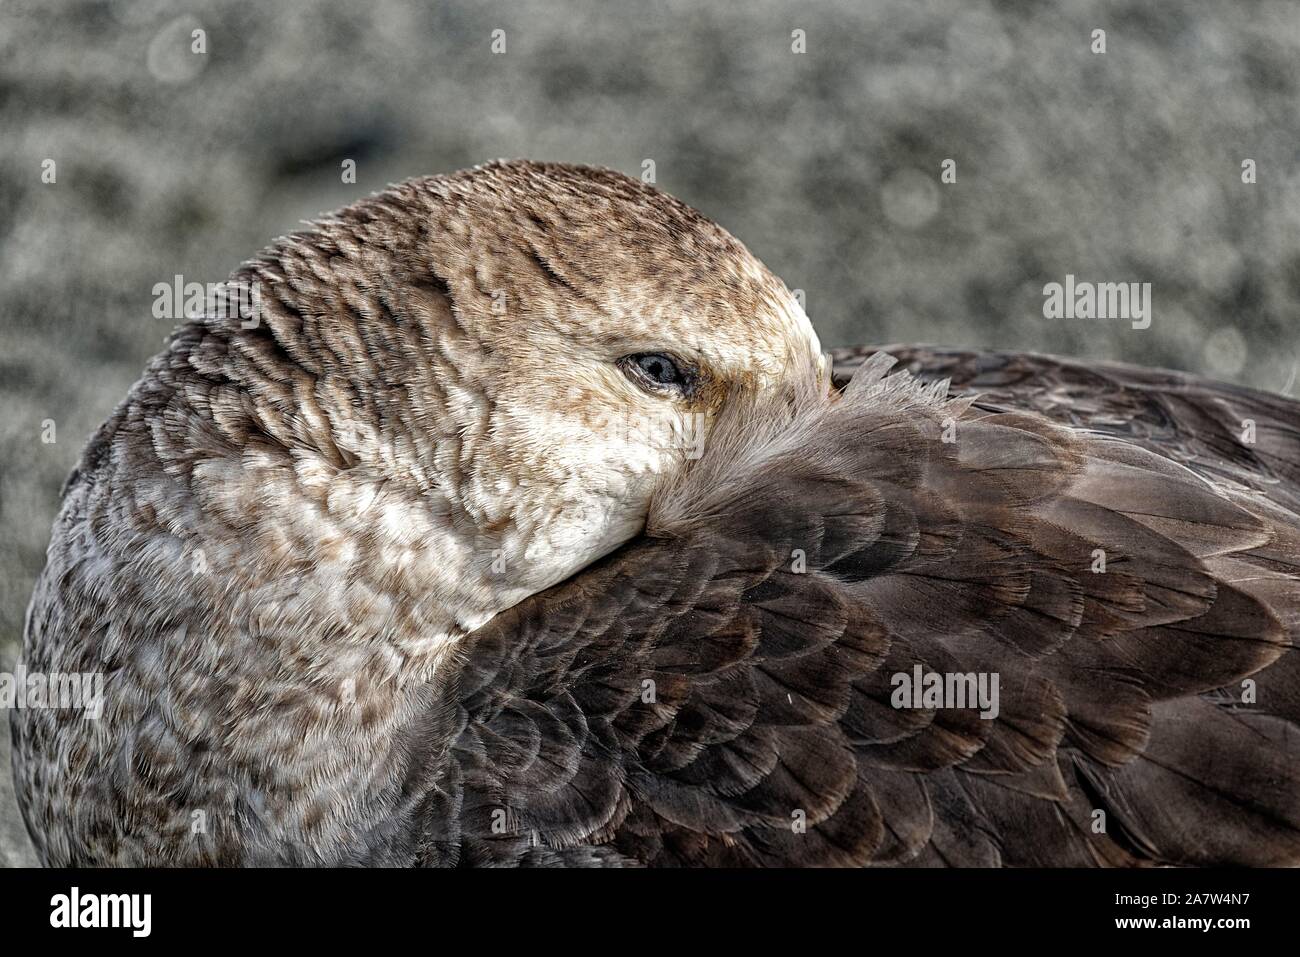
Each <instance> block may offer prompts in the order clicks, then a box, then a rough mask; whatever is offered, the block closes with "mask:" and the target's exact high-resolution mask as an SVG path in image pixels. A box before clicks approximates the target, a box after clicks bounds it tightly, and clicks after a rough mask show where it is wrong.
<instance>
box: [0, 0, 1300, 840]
mask: <svg viewBox="0 0 1300 957" xmlns="http://www.w3.org/2000/svg"><path fill="white" fill-rule="evenodd" d="M195 29H202V30H203V31H205V36H206V52H205V53H202V54H196V53H193V52H192V51H191V44H192V39H191V37H192V31H194V30H195ZM497 29H500V30H504V31H505V40H506V51H505V53H504V54H500V55H496V54H493V53H492V50H491V42H492V31H493V30H497ZM796 29H798V30H803V31H805V35H806V52H804V53H795V52H793V51H792V44H793V43H794V40H793V39H792V36H791V34H792V31H794V30H796ZM1095 29H1103V30H1105V31H1106V52H1105V53H1104V54H1100V55H1099V54H1096V53H1094V52H1092V49H1091V46H1092V37H1091V34H1092V31H1093V30H1095ZM1298 113H1300V4H1297V3H1295V2H1291V0H1281V2H1273V3H1268V2H1261V3H1252V4H1249V5H1241V4H1226V3H1222V2H1211V0H1206V2H1199V3H1198V2H1178V3H1161V2H1153V0H1131V2H1124V0H1112V2H1104V3H1103V2H1096V3H1089V2H1078V0H1074V2H1059V3H1051V2H1028V0H1024V2H1010V0H1008V2H992V3H989V2H980V0H946V2H924V0H897V2H870V0H834V2H823V3H817V4H815V5H809V4H805V3H788V2H787V3H781V2H775V0H748V2H746V3H744V4H737V3H725V4H724V3H704V2H701V0H669V2H659V0H638V2H636V3H618V4H616V3H612V2H608V0H580V2H562V0H524V2H518V0H515V2H486V0H472V2H471V0H457V2H438V3H430V4H428V5H416V4H408V3H398V2H366V3H357V2H344V0H333V2H277V3H275V4H270V3H253V2H247V3H236V2H220V0H214V2H194V3H186V2H182V3H163V2H153V0H129V2H111V3H92V2H66V0H40V2H28V0H23V2H15V0H0V400H2V401H3V415H2V416H0V536H2V537H0V671H5V670H10V669H11V668H12V664H13V661H14V658H15V655H16V653H17V649H18V645H19V643H20V640H21V632H22V619H23V613H24V609H25V607H26V603H27V598H28V595H29V593H30V590H31V586H32V581H33V578H34V576H35V575H36V573H37V572H38V570H39V568H40V566H41V563H42V561H43V554H44V549H45V545H46V542H47V539H48V534H49V527H50V523H51V521H52V520H53V517H54V514H55V511H56V508H57V504H58V492H59V488H60V485H61V483H62V481H63V479H64V477H65V476H66V474H67V473H68V471H69V470H70V469H71V467H72V465H73V464H74V462H75V460H76V457H77V455H78V452H79V450H80V447H81V445H82V443H83V442H84V441H85V438H86V436H87V435H88V434H89V433H90V432H91V431H92V430H93V429H94V428H95V426H97V425H98V424H99V422H101V421H102V420H103V419H104V418H105V417H106V416H107V415H108V413H109V412H110V411H111V410H112V408H113V407H114V405H115V404H116V403H117V402H118V401H119V400H120V399H121V398H122V397H123V396H124V395H125V393H126V391H127V388H128V387H129V386H130V384H131V383H132V381H134V380H135V378H136V377H137V376H138V375H139V373H140V370H141V368H142V367H143V365H144V363H145V361H146V360H147V358H148V357H149V356H150V355H152V354H153V353H155V352H157V351H158V350H159V349H160V347H161V345H162V341H163V339H164V337H165V336H166V335H167V333H168V331H169V329H170V325H171V324H170V323H169V322H167V321H164V320H158V319H154V318H153V317H152V315H151V306H152V303H153V293H152V288H153V285H154V283H156V282H160V281H169V280H170V279H171V277H173V276H174V275H176V274H178V273H179V274H181V275H183V276H184V277H185V278H186V280H197V281H200V282H217V281H220V280H221V279H223V278H224V277H225V276H226V275H227V274H228V273H229V272H230V271H231V270H232V269H233V268H234V267H235V266H236V265H237V264H238V263H239V262H240V261H241V260H242V259H245V258H247V257H249V256H251V255H252V254H254V253H255V252H256V251H257V250H258V249H259V248H260V247H261V246H263V245H265V244H266V243H267V242H269V241H270V240H271V239H273V238H274V237H275V236H277V235H280V234H282V233H285V232H288V231H290V230H292V229H294V228H295V227H296V226H297V225H298V223H299V221H300V220H302V219H305V218H308V217H311V216H314V215H316V214H318V213H321V212H324V211H327V210H329V209H331V208H333V207H336V206H339V205H342V204H344V203H346V202H348V201H349V200H351V199H353V198H354V197H357V196H360V195H364V194H366V193H369V192H371V191H374V190H377V189H381V188H383V187H384V186H385V185H387V184H388V183H389V182H392V181H396V180H400V179H404V178H406V177H410V176H416V175H422V174H427V173H434V172H442V171H448V170H453V169H456V168H459V167H464V166H469V165H473V164H476V163H480V162H483V161H486V160H488V159H492V158H496V157H516V156H527V157H533V158H538V159H549V160H565V161H573V162H582V163H591V164H599V165H605V166H610V167H614V168H616V169H619V170H622V171H624V172H626V173H629V174H631V175H640V173H641V171H642V168H643V167H642V163H643V161H644V160H647V159H651V160H654V163H655V170H656V174H657V183H658V185H659V186H660V187H661V188H663V189H666V190H668V191H669V192H672V193H674V194H676V195H677V196H680V197H681V198H683V199H685V200H686V201H687V202H689V203H691V204H692V205H694V206H696V207H698V208H699V209H701V210H702V211H703V212H705V213H706V214H708V215H709V216H711V217H712V218H714V219H715V220H717V221H718V222H720V223H722V224H723V225H724V226H726V227H727V228H728V229H730V230H731V231H732V232H733V233H735V234H736V235H737V236H739V237H740V238H741V239H742V240H743V241H744V242H745V243H747V244H748V245H749V247H750V248H751V249H752V250H753V251H754V252H755V253H756V254H757V255H758V256H759V257H760V258H761V259H763V260H764V261H766V262H767V264H768V265H769V266H771V267H772V269H773V270H774V271H775V272H776V273H777V274H778V275H780V276H781V277H782V278H784V279H785V281H786V282H787V283H788V284H789V285H790V286H791V287H792V288H798V289H802V290H804V292H805V295H806V302H807V310H808V313H809V315H810V316H811V317H812V319H813V321H814V323H815V324H816V325H817V327H818V329H819V330H820V332H821V335H822V340H823V342H824V343H825V344H826V345H828V346H830V345H842V344H849V343H884V342H893V341H924V342H932V343H942V344H949V345H966V346H980V347H993V348H1013V349H1033V350H1042V351H1049V352H1057V353H1065V354H1070V355H1078V356H1086V357H1098V358H1108V359H1120V360H1128V361H1133V362H1142V363H1149V364H1156V365H1163V366H1171V367H1175V368H1180V369H1187V370H1191V371H1194V372H1201V373H1206V374H1209V375H1213V376H1216V377H1219V378H1223V379H1229V380H1235V381H1240V382H1245V383H1248V384H1252V385H1256V386H1258V387H1261V388H1267V389H1273V390H1276V391H1285V390H1289V389H1292V388H1293V387H1294V386H1295V382H1294V378H1295V367H1296V361H1297V358H1298V353H1300V335H1298V334H1297V331H1296V324H1295V320H1296V316H1297V301H1298V298H1300V243H1298V242H1297V237H1298V236H1300V201H1298V200H1300V136H1298V135H1297V134H1298V132H1300V122H1297V120H1298V119H1300V117H1298ZM949 158H951V159H953V160H955V161H956V164H957V166H956V171H957V182H956V183H955V184H941V183H940V182H939V173H940V166H941V163H942V162H943V161H944V160H945V159H949ZM47 159H53V160H54V161H55V164H56V166H55V171H56V181H55V182H54V183H52V184H49V183H43V182H42V179H41V173H42V163H43V162H44V161H45V160H47ZM345 159H353V160H355V161H356V167H357V179H356V183H355V185H353V184H345V183H343V182H342V181H341V176H340V164H341V163H342V162H343V161H344V160H345ZM1244 159H1253V160H1254V161H1255V162H1256V164H1257V169H1258V173H1257V176H1258V182H1257V183H1255V184H1254V185H1247V184H1243V182H1242V180H1241V163H1242V161H1243V160H1244ZM1067 273H1072V274H1074V275H1075V276H1076V277H1078V278H1079V279H1088V280H1093V281H1099V282H1100V281H1107V282H1120V281H1136V282H1150V283H1152V287H1153V299H1154V316H1153V321H1152V323H1151V327H1150V328H1149V329H1146V330H1134V329H1132V328H1130V326H1129V323H1127V322H1123V321H1115V320H1111V321H1102V320H1093V321H1087V320H1074V321H1071V320H1049V319H1045V318H1044V317H1043V295H1042V289H1043V285H1044V284H1045V283H1048V282H1062V281H1064V278H1065V276H1066V274H1067ZM45 420H53V421H54V423H55V426H56V429H57V431H56V436H57V441H55V442H54V443H52V444H45V443H42V441H41V429H42V423H43V422H45ZM3 720H4V717H3V715H0V721H3ZM8 744H9V735H8V730H7V727H0V862H4V863H10V864H22V863H31V862H32V861H33V860H34V859H33V856H32V853H31V851H30V848H29V846H28V843H27V838H26V835H25V833H24V831H23V829H22V826H21V824H20V823H19V822H18V819H17V817H16V811H15V810H14V808H13V794H12V787H11V784H10V780H9V774H8Z"/></svg>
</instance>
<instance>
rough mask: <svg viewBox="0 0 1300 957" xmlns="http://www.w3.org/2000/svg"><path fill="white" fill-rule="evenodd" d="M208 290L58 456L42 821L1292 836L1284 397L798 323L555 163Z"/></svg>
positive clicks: (709, 836)
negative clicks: (54, 683)
mask: <svg viewBox="0 0 1300 957" xmlns="http://www.w3.org/2000/svg"><path fill="white" fill-rule="evenodd" d="M223 289H224V290H225V292H224V293H223V295H227V296H228V297H230V300H231V301H233V300H234V299H235V298H238V299H240V302H241V303H242V302H244V299H243V295H242V293H241V292H239V291H240V290H245V291H247V290H251V291H252V292H253V293H254V294H255V295H254V296H253V302H254V303H255V308H252V309H244V308H238V307H237V308H212V309H209V310H208V311H207V312H206V313H205V314H204V315H201V316H196V317H194V318H192V319H191V320H190V321H188V322H187V323H185V324H184V325H183V326H181V327H180V328H179V329H178V330H177V332H176V333H175V334H174V335H173V337H172V338H171V340H170V341H169V344H168V346H167V348H166V350H165V351H164V352H163V353H162V354H161V355H159V356H158V357H156V358H155V359H154V360H153V361H152V362H151V363H150V365H149V367H148V369H147V370H146V372H145V374H144V376H143V378H142V379H141V380H140V381H139V382H138V383H137V384H136V385H135V386H134V387H133V388H132V390H131V392H130V394H129V395H128V396H127V398H126V399H125V401H124V402H123V403H122V405H121V406H119V408H118V409H117V410H116V411H115V412H114V413H113V415H112V416H111V417H110V418H109V420H108V421H107V422H106V423H105V424H104V425H103V426H102V427H101V428H100V429H99V431H98V432H97V433H96V434H95V435H94V436H93V437H92V439H91V440H90V443H89V444H88V446H87V448H86V450H85V452H84V453H83V455H82V458H81V461H80V463H79V465H78V466H77V468H76V470H75V471H74V472H73V474H72V475H71V477H70V478H69V479H68V482H67V484H66V486H65V489H64V493H63V504H62V508H61V511H60V513H59V516H58V518H57V520H56V523H55V526H54V530H53V536H52V540H51V543H50V548H49V552H48V556H47V563H46V566H45V569H44V571H43V572H42V574H41V576H40V578H39V580H38V582H37V586H36V590H35V593H34V595H33V597H32V603H31V607H30V610H29V613H28V618H27V626H26V633H25V643H24V650H23V665H24V667H25V668H26V669H27V670H28V671H29V672H32V673H43V674H47V675H52V674H94V675H98V676H102V680H103V701H102V706H101V707H100V708H99V709H98V710H97V713H96V714H94V715H89V714H85V713H78V712H77V711H76V710H73V709H60V708H28V709H23V710H19V711H16V712H15V713H14V716H13V718H14V720H13V722H12V726H13V737H14V747H13V754H14V773H15V781H16V784H17V791H18V795H19V799H20V804H21V807H22V811H23V815H24V819H25V821H26V823H27V827H28V830H29V832H30V834H31V836H32V839H33V841H34V843H35V846H36V848H37V851H38V853H39V855H40V856H41V858H42V860H43V861H44V862H45V863H47V864H51V865H59V866H69V865H189V866H194V865H225V866H232V865H288V866H308V865H340V864H343V865H389V866H393V865H400V866H452V865H460V866H471V865H518V866H866V865H905V866H943V865H950V866H1000V865H1013V866H1014V865H1030V866H1070V867H1073V866H1140V865H1149V864H1163V865H1207V864H1245V865H1277V864H1296V863H1300V734H1297V733H1296V730H1297V729H1296V725H1297V724H1300V652H1297V651H1296V650H1295V648H1294V645H1295V643H1296V638H1297V636H1298V635H1300V406H1298V405H1297V404H1296V403H1295V402H1293V401H1292V400H1290V399H1287V398H1284V397H1281V396H1276V395H1269V394H1266V393H1263V392H1258V391H1254V390H1250V389H1246V388H1240V387H1233V386H1228V385H1220V384H1216V383H1212V382H1208V381H1205V380H1201V379H1197V378H1195V377H1192V376H1187V375H1183V374H1178V373H1172V372H1156V371H1150V370H1144V369H1139V368H1135V367H1131V366H1124V365H1118V364H1101V363H1087V364H1085V363H1080V362H1073V361H1070V360H1066V359H1056V358H1051V357H1044V356H1034V355H1028V354H1022V353H1014V354H1007V353H978V352H964V351H955V350H942V349H931V348H925V347H919V346H895V347H886V348H883V349H844V350H836V351H834V352H833V353H832V354H831V355H829V356H828V355H826V354H824V353H823V352H822V348H821V345H820V343H819V341H818V338H817V335H816V333H815V332H814V331H813V328H812V326H811V324H810V323H809V321H808V318H807V316H806V315H805V314H804V312H803V310H802V309H801V308H800V306H799V304H798V302H797V301H796V299H795V298H794V297H793V296H792V295H791V293H790V292H789V291H788V290H787V289H786V287H785V286H784V285H783V284H782V283H781V282H780V280H778V279H777V278H776V277H774V276H773V275H772V274H771V273H770V272H769V271H768V270H767V269H766V268H765V267H764V266H763V265H762V264H761V263H760V262H759V261H758V260H757V259H755V258H754V257H753V256H752V255H751V254H750V253H749V252H748V250H746V248H745V247H744V246H743V245H741V243H740V242H738V241H737V240H736V239H734V238H733V237H731V236H730V235H729V234H728V233H726V232H725V231H724V230H723V229H721V228H720V227H719V226H717V225H715V224H714V223H712V222H710V221H709V220H708V219H706V218H705V217H703V216H702V215H700V214H699V213H698V212H696V211H695V210H693V209H691V208H690V207H688V206H686V205H685V204H683V203H681V202H679V201H677V200H675V199H673V198H672V197H670V196H667V195H665V194H664V193H662V192H659V191H658V190H656V189H654V188H653V187H651V186H648V185H646V184H644V183H641V182H638V181H636V180H633V179H629V178H627V177H624V176H622V175H620V174H618V173H614V172H611V171H608V170H601V169H594V168H587V167H578V166H568V165H562V164H545V163H532V162H497V163H492V164H488V165H486V166H482V167H478V168H475V169H472V170H468V171H464V172H460V173H455V174H452V175H447V176H435V177H428V178H423V179H417V180H412V181H409V182H406V183H403V184H400V185H397V186H394V187H391V188H390V189H388V190H387V191H385V192H382V193H379V194H376V195H374V196H371V197H369V198H366V199H363V200H360V201H359V202H357V203H355V204H353V205H351V206H349V207H347V208H345V209H343V210H341V211H339V212H338V213H336V214H334V215H332V216H329V217H326V218H324V219H321V220H319V221H318V222H315V223H313V224H311V225H310V226H309V228H307V229H306V230H304V231H302V232H299V233H296V234H293V235H291V236H288V237H285V238H283V239H281V240H279V241H277V242H276V243H274V244H273V245H272V246H271V247H270V248H269V249H268V250H267V251H265V252H264V253H262V254H261V255H260V256H259V257H258V258H256V259H254V260H252V261H250V262H248V263H247V264H245V265H244V266H242V267H241V268H240V269H239V270H237V271H236V272H235V273H234V274H233V275H232V277H231V280H230V283H229V284H227V286H226V287H223ZM217 305H218V306H222V305H223V303H222V302H218V303H217ZM224 305H229V303H228V302H227V303H224Z"/></svg>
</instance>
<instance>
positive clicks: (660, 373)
mask: <svg viewBox="0 0 1300 957" xmlns="http://www.w3.org/2000/svg"><path fill="white" fill-rule="evenodd" d="M637 362H638V364H639V365H640V366H641V371H642V372H644V373H645V374H646V375H648V376H649V377H650V378H651V379H653V380H654V381H655V382H658V383H661V384H663V385H667V384H668V383H671V382H676V381H677V367H676V366H675V365H673V363H672V360H670V359H669V358H668V357H667V356H658V355H651V356H642V357H641V358H640V359H639V360H637Z"/></svg>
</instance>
